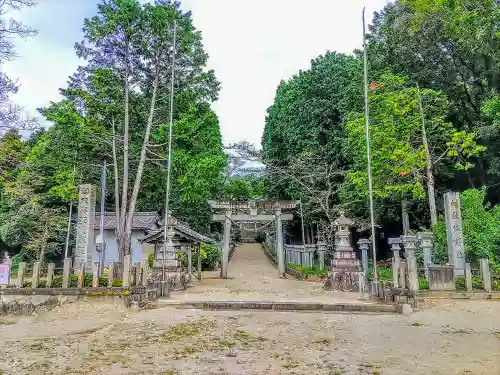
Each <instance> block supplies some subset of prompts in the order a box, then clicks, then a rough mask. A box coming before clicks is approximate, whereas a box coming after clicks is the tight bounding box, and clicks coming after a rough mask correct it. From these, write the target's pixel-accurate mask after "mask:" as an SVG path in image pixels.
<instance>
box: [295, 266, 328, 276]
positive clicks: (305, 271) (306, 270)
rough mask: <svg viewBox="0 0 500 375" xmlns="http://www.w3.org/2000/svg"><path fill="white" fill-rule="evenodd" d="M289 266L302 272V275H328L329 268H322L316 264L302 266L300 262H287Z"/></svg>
mask: <svg viewBox="0 0 500 375" xmlns="http://www.w3.org/2000/svg"><path fill="white" fill-rule="evenodd" d="M287 267H288V268H291V269H293V270H295V271H297V272H298V273H300V275H301V276H303V277H304V276H320V277H323V276H328V270H327V269H326V268H323V269H320V268H319V266H317V265H314V266H312V267H309V266H300V265H298V264H291V263H288V264H287Z"/></svg>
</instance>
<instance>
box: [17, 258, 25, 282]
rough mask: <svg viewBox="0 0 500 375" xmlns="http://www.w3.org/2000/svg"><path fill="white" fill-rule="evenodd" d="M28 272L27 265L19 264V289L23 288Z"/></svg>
mask: <svg viewBox="0 0 500 375" xmlns="http://www.w3.org/2000/svg"><path fill="white" fill-rule="evenodd" d="M25 271H26V263H25V262H21V263H19V268H18V270H17V286H18V287H19V288H22V287H23V284H24V272H25Z"/></svg>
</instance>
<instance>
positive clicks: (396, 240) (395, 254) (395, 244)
mask: <svg viewBox="0 0 500 375" xmlns="http://www.w3.org/2000/svg"><path fill="white" fill-rule="evenodd" d="M388 243H389V245H391V251H392V283H393V284H394V287H395V288H399V287H400V286H401V284H400V283H399V273H400V271H401V270H400V264H401V257H400V255H399V252H400V250H401V244H402V243H403V241H402V240H401V238H400V237H392V238H389V240H388ZM401 287H402V286H401Z"/></svg>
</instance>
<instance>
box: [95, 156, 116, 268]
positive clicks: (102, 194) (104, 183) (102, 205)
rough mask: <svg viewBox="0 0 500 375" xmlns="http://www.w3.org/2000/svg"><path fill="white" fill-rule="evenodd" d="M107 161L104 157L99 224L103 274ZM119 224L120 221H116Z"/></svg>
mask: <svg viewBox="0 0 500 375" xmlns="http://www.w3.org/2000/svg"><path fill="white" fill-rule="evenodd" d="M106 169H107V163H106V159H104V163H103V165H102V181H101V223H100V225H99V233H100V235H101V241H102V248H101V254H100V258H101V261H100V262H99V263H100V267H99V274H100V275H101V276H102V274H103V271H104V254H105V251H106V244H105V243H104V203H105V199H106V172H107V170H106ZM116 224H117V225H118V223H116Z"/></svg>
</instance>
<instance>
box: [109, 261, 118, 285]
mask: <svg viewBox="0 0 500 375" xmlns="http://www.w3.org/2000/svg"><path fill="white" fill-rule="evenodd" d="M115 272H116V265H115V262H109V270H108V288H112V287H113V280H114V278H115Z"/></svg>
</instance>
